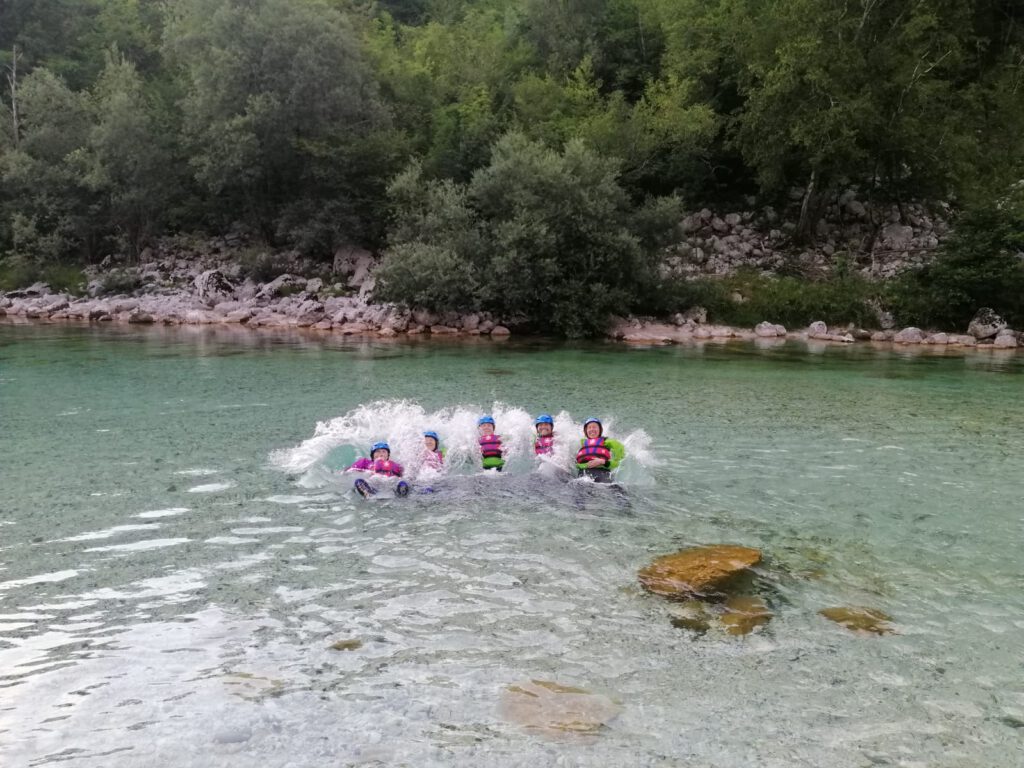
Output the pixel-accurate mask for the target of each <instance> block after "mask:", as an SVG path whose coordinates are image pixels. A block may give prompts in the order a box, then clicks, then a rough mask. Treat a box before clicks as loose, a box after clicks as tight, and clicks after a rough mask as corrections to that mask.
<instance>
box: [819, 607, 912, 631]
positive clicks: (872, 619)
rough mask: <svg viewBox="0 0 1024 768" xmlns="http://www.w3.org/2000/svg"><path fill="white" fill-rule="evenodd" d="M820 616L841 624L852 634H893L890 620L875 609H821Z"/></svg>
mask: <svg viewBox="0 0 1024 768" xmlns="http://www.w3.org/2000/svg"><path fill="white" fill-rule="evenodd" d="M818 613H820V614H821V615H822V616H824V617H825V618H826V619H828V620H830V621H834V622H835V623H836V624H841V625H842V626H844V627H846V628H847V629H849V630H852V631H854V632H862V633H864V632H866V633H871V634H875V635H889V634H892V633H893V632H895V630H894V629H893V626H892V624H891V623H890V622H891V621H892V618H891V617H890V616H887V615H886V614H884V613H882V612H881V611H879V610H877V609H875V608H864V607H860V606H851V607H843V606H839V607H836V608H823V609H822V610H820V611H818Z"/></svg>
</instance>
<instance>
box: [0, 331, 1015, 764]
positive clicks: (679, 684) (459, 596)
mask: <svg viewBox="0 0 1024 768" xmlns="http://www.w3.org/2000/svg"><path fill="white" fill-rule="evenodd" d="M1022 374H1024V358H1022V357H1018V356H1013V355H1012V354H1011V355H994V354H993V353H992V352H972V353H969V354H959V353H957V354H954V353H947V354H945V355H942V356H935V355H916V354H909V353H902V354H901V353H894V352H890V351H879V350H873V349H870V348H868V347H861V346H858V347H856V348H852V349H851V348H838V347H831V346H829V347H815V348H814V349H813V350H811V351H808V350H807V348H806V347H804V346H802V345H797V344H794V343H789V344H786V345H783V346H780V347H770V348H768V347H766V348H758V347H756V346H753V345H730V346H728V347H726V346H719V345H711V344H709V345H705V346H702V347H692V348H679V347H673V348H658V349H628V348H624V347H620V346H611V345H600V344H599V345H589V346H566V345H560V344H550V343H526V342H516V341H511V342H507V343H504V344H502V343H491V342H486V341H485V342H480V343H445V342H429V341H423V342H418V343H360V342H345V341H341V340H337V339H324V338H319V337H315V336H308V335H287V334H280V335H272V334H258V333H254V332H248V331H245V330H244V329H210V328H206V329H188V328H185V329H165V328H149V329H142V330H136V329H116V328H113V329H111V328H103V329H87V328H73V327H61V326H11V325H0V765H3V766H4V767H5V768H7V766H30V765H45V764H49V763H57V762H68V763H69V764H71V765H79V766H103V767H104V768H107V767H108V766H109V767H113V768H120V767H121V766H140V765H158V764H159V765H163V764H166V765H183V766H218V767H220V766H249V765H252V764H254V763H255V762H256V761H257V760H258V761H259V764H261V765H263V766H267V767H272V766H291V765H295V766H337V765H410V766H424V765H466V766H478V765H509V766H512V765H530V766H536V765H550V764H562V765H581V766H609V765H653V766H677V765H693V766H716V767H719V766H737V767H738V766H751V765H759V766H779V767H780V768H781V767H782V766H794V765H801V766H823V765H828V766H831V767H833V768H845V766H869V765H906V766H942V767H944V766H948V767H949V768H953V766H957V767H963V766H979V767H981V766H985V767H986V768H998V767H1001V766H1018V765H1020V764H1021V760H1020V756H1021V754H1022V746H1024V744H1022V740H1024V667H1022V665H1021V653H1022V650H1024V641H1022V639H1021V637H1022V632H1021V630H1024V589H1022V588H1024V560H1022V558H1021V555H1020V542H1021V539H1022V534H1024V503H1022V501H1021V482H1020V467H1021V463H1020V462H1021V459H1020V457H1021V455H1022V454H1024V432H1022V429H1021V428H1022V426H1024V397H1022V394H1024V390H1022V386H1024V376H1022ZM378 401H385V402H383V403H379V402H378ZM399 401H405V402H399ZM373 403H377V405H370V404H373ZM368 405H369V407H370V408H376V409H377V410H375V411H372V413H376V414H379V415H380V416H381V419H382V420H383V421H388V419H390V421H388V423H387V424H385V425H384V431H388V430H392V431H395V434H393V435H389V437H391V439H396V438H398V439H401V438H402V436H403V435H406V432H404V431H403V429H404V426H403V425H402V424H401V423H399V422H400V420H401V419H400V418H398V417H397V416H395V414H399V415H401V414H405V415H406V418H411V417H409V416H408V414H410V413H421V414H422V418H423V419H424V420H425V421H430V422H432V423H425V424H422V425H419V424H418V425H412V426H411V427H410V429H411V430H412V431H413V432H415V431H417V430H419V429H421V428H423V427H430V426H434V425H435V423H437V422H440V423H442V424H443V425H445V426H448V427H449V428H450V429H451V430H452V431H453V433H456V432H459V430H460V429H463V428H462V427H461V426H460V425H461V424H462V421H460V420H464V419H466V418H469V416H470V415H471V414H473V413H475V412H476V411H477V410H478V409H479V410H483V409H486V410H492V409H495V410H497V411H498V412H499V413H500V414H504V415H505V418H506V422H507V424H508V425H509V427H510V428H512V430H513V431H512V432H511V433H510V434H513V435H514V436H515V437H516V439H519V438H520V437H521V436H522V433H521V432H519V431H516V430H521V423H520V421H519V420H521V419H522V418H525V414H527V413H536V412H539V411H542V410H546V411H551V412H553V413H559V412H563V411H564V413H565V418H567V419H568V418H569V417H571V418H574V419H577V420H579V419H580V418H581V417H583V416H587V415H590V414H591V413H595V414H597V415H599V416H602V417H604V418H606V419H607V420H608V422H609V428H610V429H612V430H613V431H614V433H615V434H616V435H618V436H627V435H628V436H632V437H633V440H634V443H633V444H634V445H635V446H636V447H637V452H636V455H635V456H634V459H633V461H632V462H631V463H628V464H627V466H626V467H624V469H623V474H624V476H625V478H626V480H627V482H626V485H627V487H628V492H629V505H628V507H626V506H624V505H623V503H622V500H621V499H619V498H618V497H616V496H615V495H614V494H607V493H602V492H601V490H602V489H594V488H592V487H585V486H584V487H580V486H575V485H574V486H566V485H564V484H562V483H561V482H559V481H558V480H555V479H550V478H545V477H542V476H538V475H536V474H531V473H529V472H528V471H527V470H528V468H529V466H530V462H529V461H527V460H526V457H525V456H523V457H520V460H518V463H516V465H515V466H514V467H512V468H510V471H509V472H508V473H506V474H505V475H504V476H498V477H482V476H479V475H476V474H474V473H472V472H470V470H469V468H468V467H467V466H461V467H460V466H459V465H458V461H455V462H454V463H455V464H456V467H457V468H456V472H455V476H454V477H452V478H449V480H448V483H449V484H448V486H447V489H442V491H439V492H438V493H436V494H429V495H418V494H414V495H413V496H412V497H410V498H409V499H407V500H397V499H393V498H378V499H374V500H372V501H369V502H367V501H363V500H361V499H359V498H358V497H356V496H355V495H354V494H353V493H351V492H350V491H349V489H348V488H349V486H348V480H347V479H346V478H344V477H341V478H335V477H333V476H332V473H331V472H330V469H331V468H333V466H336V465H338V462H341V461H342V460H343V459H345V460H347V456H348V455H349V454H346V453H345V451H349V452H350V453H353V452H354V451H355V449H356V448H361V447H362V446H361V445H358V446H349V447H347V448H346V447H345V446H344V445H341V444H340V443H339V435H341V436H342V437H341V442H344V439H345V437H344V436H345V435H348V434H351V435H358V436H359V437H360V439H361V438H362V435H363V432H360V431H359V430H360V429H363V431H366V430H367V429H372V427H367V426H366V425H363V426H362V427H359V428H358V429H355V430H354V431H352V432H346V431H345V430H346V429H348V428H349V427H345V426H342V427H339V426H338V425H339V422H337V421H335V422H332V420H336V419H339V417H347V418H348V419H350V420H351V419H353V418H355V414H358V413H359V409H360V407H364V406H368ZM410 408H411V409H414V410H412V411H410V410H408V409H410ZM415 409H419V410H415ZM442 409H450V410H444V411H443V410H442ZM520 411H521V412H522V416H520V415H519V414H520ZM321 422H322V426H321V427H320V428H319V430H318V427H317V424H318V423H321ZM342 422H345V420H344V419H342ZM332 423H333V425H334V426H333V427H332ZM345 423H348V422H345ZM360 423H362V422H360ZM499 426H500V421H499ZM332 430H333V431H332ZM398 433H401V434H398ZM459 434H461V435H462V438H459V437H458V435H455V436H453V443H455V444H456V445H455V448H456V453H457V449H458V440H459V439H464V438H465V433H464V429H463V432H460V433H459ZM325 435H326V437H324V436H325ZM648 440H649V444H648V442H647V441H648ZM403 445H404V444H403ZM406 450H408V449H407V448H406ZM339 452H340V453H339ZM637 457H639V459H640V460H639V461H638V460H636V459H637ZM396 458H401V457H400V456H396ZM719 542H728V543H737V544H745V545H750V546H756V547H760V548H761V549H763V551H764V552H765V555H766V557H767V558H768V560H767V562H766V564H765V566H764V567H763V568H762V569H761V571H760V575H759V579H758V583H757V584H756V585H755V588H756V589H757V590H758V591H759V592H760V594H762V595H763V596H764V597H765V598H766V599H767V601H768V602H769V604H770V605H771V607H772V610H773V612H774V614H775V616H774V619H773V620H772V621H771V623H770V624H768V625H767V626H766V627H762V628H759V629H758V630H756V631H755V633H754V634H751V635H748V636H745V637H732V636H728V635H726V634H724V633H722V632H720V631H712V632H709V633H708V634H706V635H703V636H696V635H694V634H692V633H690V632H688V631H686V630H682V629H677V628H675V627H673V626H672V624H671V620H670V619H671V615H672V614H671V606H670V605H669V604H668V603H666V602H665V601H662V600H660V599H658V598H654V597H651V596H647V595H645V594H643V593H642V592H641V591H640V590H639V589H638V587H637V585H636V571H637V569H638V568H640V567H642V566H643V565H645V564H646V563H647V562H648V561H649V560H650V559H651V558H652V557H653V556H655V555H658V554H662V553H667V552H671V551H674V550H675V549H677V548H679V547H680V546H685V545H690V544H701V543H719ZM842 605H863V606H868V607H872V608H876V609H879V610H882V611H884V612H885V613H887V614H889V615H890V616H892V617H893V621H894V624H895V628H896V632H897V633H896V634H893V635H888V636H884V637H877V636H861V635H856V634H853V633H851V632H849V631H847V630H846V629H844V628H842V627H840V626H838V625H836V624H833V623H831V622H829V621H827V620H826V619H824V618H823V617H821V616H819V615H818V613H817V612H818V611H819V610H820V609H822V608H826V607H831V606H842ZM345 640H358V641H360V642H361V645H360V646H359V647H357V648H354V649H352V650H333V649H332V648H331V645H332V644H333V643H336V642H338V641H345ZM353 645H355V644H354V643H353ZM529 679H541V680H553V681H557V682H559V683H561V684H564V685H568V686H578V687H580V688H584V689H587V690H589V691H592V692H594V693H597V694H601V695H603V696H605V697H608V699H611V700H612V701H613V702H615V704H616V705H617V708H618V714H617V716H616V717H614V719H612V720H610V721H609V722H608V724H607V726H606V727H605V728H603V729H601V731H600V732H599V733H597V734H596V735H594V736H589V737H587V738H582V737H579V738H549V737H545V736H544V735H543V734H538V733H536V732H531V731H528V730H526V729H524V728H522V727H521V726H520V725H519V724H517V723H515V722H509V721H506V720H505V719H503V717H502V708H501V706H500V701H501V696H502V692H503V691H504V690H505V688H506V686H508V685H510V684H514V683H517V682H519V681H523V680H529Z"/></svg>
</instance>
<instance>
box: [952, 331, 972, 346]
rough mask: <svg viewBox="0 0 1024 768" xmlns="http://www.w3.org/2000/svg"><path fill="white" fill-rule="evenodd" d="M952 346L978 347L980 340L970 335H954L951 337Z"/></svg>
mask: <svg viewBox="0 0 1024 768" xmlns="http://www.w3.org/2000/svg"><path fill="white" fill-rule="evenodd" d="M949 343H950V344H959V345H960V346H961V347H976V346H978V340H977V339H976V338H974V337H973V336H971V334H969V333H954V334H953V335H952V336H950V337H949Z"/></svg>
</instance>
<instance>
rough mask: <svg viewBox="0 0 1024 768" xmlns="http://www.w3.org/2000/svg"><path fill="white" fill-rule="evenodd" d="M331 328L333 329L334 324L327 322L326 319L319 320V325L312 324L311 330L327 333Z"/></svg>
mask: <svg viewBox="0 0 1024 768" xmlns="http://www.w3.org/2000/svg"><path fill="white" fill-rule="evenodd" d="M333 327H334V323H332V322H331V321H330V320H328V319H326V318H324V319H323V320H321V321H320V322H319V323H314V324H313V330H315V331H329V330H331V328H333Z"/></svg>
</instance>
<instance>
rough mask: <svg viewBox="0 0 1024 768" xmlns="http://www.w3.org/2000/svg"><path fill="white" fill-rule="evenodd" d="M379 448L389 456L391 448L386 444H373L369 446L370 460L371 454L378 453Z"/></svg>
mask: <svg viewBox="0 0 1024 768" xmlns="http://www.w3.org/2000/svg"><path fill="white" fill-rule="evenodd" d="M381 448H383V449H384V450H385V451H387V452H388V456H390V455H391V446H390V445H388V444H387V443H383V442H381V443H374V444H373V445H371V446H370V458H373V454H374V453H375V452H377V451H379V450H380V449H381Z"/></svg>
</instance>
